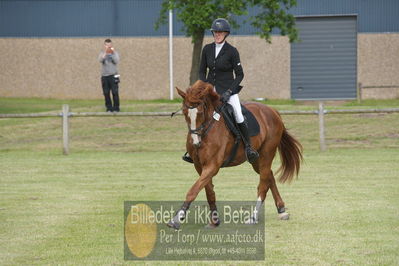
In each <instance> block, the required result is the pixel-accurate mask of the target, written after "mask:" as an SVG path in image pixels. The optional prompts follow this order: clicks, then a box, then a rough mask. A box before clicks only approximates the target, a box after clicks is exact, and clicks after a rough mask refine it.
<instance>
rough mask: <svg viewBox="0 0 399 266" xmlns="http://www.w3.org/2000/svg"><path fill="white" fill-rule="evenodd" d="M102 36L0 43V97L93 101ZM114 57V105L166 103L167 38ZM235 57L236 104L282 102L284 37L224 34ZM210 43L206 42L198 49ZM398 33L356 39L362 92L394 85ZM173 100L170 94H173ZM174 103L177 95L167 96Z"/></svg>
mask: <svg viewBox="0 0 399 266" xmlns="http://www.w3.org/2000/svg"><path fill="white" fill-rule="evenodd" d="M103 41H104V38H72V39H71V38H55V39H51V38H44V39H43V38H40V39H38V38H0V47H2V51H3V53H2V59H1V64H0V73H1V75H0V97H48V98H61V99H71V98H77V99H101V98H102V97H103V96H102V90H101V84H100V68H101V66H100V63H99V62H98V61H97V56H98V53H99V51H100V50H101V49H102V45H103ZM113 41H114V45H115V48H116V49H117V50H118V51H119V52H120V55H121V63H120V65H119V70H120V74H121V86H120V87H121V89H120V94H121V97H122V99H160V98H164V99H168V98H169V72H168V64H169V63H168V39H167V38H166V37H145V38H144V37H141V38H139V37H134V38H133V37H132V38H113ZM228 41H229V42H230V43H231V44H232V45H234V46H236V47H237V48H238V50H239V51H240V55H241V61H242V64H243V67H244V72H245V78H244V81H243V82H242V85H243V86H244V89H243V91H242V93H241V97H242V98H243V99H253V98H257V97H262V98H271V99H273V98H279V99H289V98H290V97H291V96H290V45H289V43H288V40H287V39H286V38H285V37H277V36H275V37H273V39H272V44H268V43H267V42H265V41H264V40H261V39H260V38H259V37H256V36H238V37H235V36H230V37H229V39H228ZM208 42H211V39H210V38H206V39H205V42H204V43H208ZM191 53H192V44H191V40H190V39H189V38H184V37H177V38H175V39H174V85H175V86H178V87H180V88H187V87H188V86H189V84H188V83H189V82H188V81H189V72H190V66H191ZM398 55H399V33H390V34H389V33H384V34H382V33H381V34H358V81H359V82H362V84H363V85H364V86H370V85H375V86H381V85H399V75H398V73H399V56H398ZM398 90H399V88H396V89H395V88H394V89H365V90H364V91H363V96H364V98H373V97H378V98H398V97H399V95H398V94H399V93H398ZM175 95H176V94H175ZM175 97H177V96H175Z"/></svg>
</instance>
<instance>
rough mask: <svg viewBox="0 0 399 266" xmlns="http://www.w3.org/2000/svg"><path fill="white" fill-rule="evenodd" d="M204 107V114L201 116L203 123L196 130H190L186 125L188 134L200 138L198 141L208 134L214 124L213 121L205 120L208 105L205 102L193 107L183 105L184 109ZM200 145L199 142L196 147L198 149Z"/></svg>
mask: <svg viewBox="0 0 399 266" xmlns="http://www.w3.org/2000/svg"><path fill="white" fill-rule="evenodd" d="M201 105H204V112H203V116H204V122H203V123H202V124H201V125H200V126H199V127H197V128H195V129H191V128H190V126H189V125H188V124H187V127H188V132H189V133H190V134H195V135H197V136H198V137H200V139H203V138H205V137H206V135H207V134H208V133H209V131H210V130H211V128H212V127H213V125H214V123H215V121H216V120H215V119H212V118H211V119H208V120H207V119H206V118H207V117H206V115H207V113H208V112H207V111H208V105H207V104H206V102H203V103H199V104H197V105H195V106H192V105H187V104H185V103H184V107H186V108H187V109H194V108H198V107H199V106H201ZM200 145H201V140H200V141H199V143H198V144H197V145H196V146H197V147H199V146H200Z"/></svg>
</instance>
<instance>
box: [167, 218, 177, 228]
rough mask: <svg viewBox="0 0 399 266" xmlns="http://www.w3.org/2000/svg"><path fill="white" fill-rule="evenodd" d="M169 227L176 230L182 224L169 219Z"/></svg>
mask: <svg viewBox="0 0 399 266" xmlns="http://www.w3.org/2000/svg"><path fill="white" fill-rule="evenodd" d="M166 225H167V226H168V227H169V228H173V229H175V230H179V228H180V224H179V223H175V222H174V221H173V220H171V221H169V223H167V224H166Z"/></svg>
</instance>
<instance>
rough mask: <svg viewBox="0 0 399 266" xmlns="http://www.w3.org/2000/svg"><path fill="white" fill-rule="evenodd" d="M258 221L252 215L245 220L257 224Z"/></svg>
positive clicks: (248, 223)
mask: <svg viewBox="0 0 399 266" xmlns="http://www.w3.org/2000/svg"><path fill="white" fill-rule="evenodd" d="M257 223H258V221H257V220H256V219H255V217H251V218H249V219H248V220H246V221H245V224H247V225H251V224H257Z"/></svg>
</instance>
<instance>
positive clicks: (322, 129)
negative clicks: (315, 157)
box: [319, 102, 326, 151]
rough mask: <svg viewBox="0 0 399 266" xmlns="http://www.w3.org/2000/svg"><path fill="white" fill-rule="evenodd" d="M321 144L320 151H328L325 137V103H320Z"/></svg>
mask: <svg viewBox="0 0 399 266" xmlns="http://www.w3.org/2000/svg"><path fill="white" fill-rule="evenodd" d="M319 142H320V150H321V151H325V150H326V138H325V135H324V106H323V102H319Z"/></svg>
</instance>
